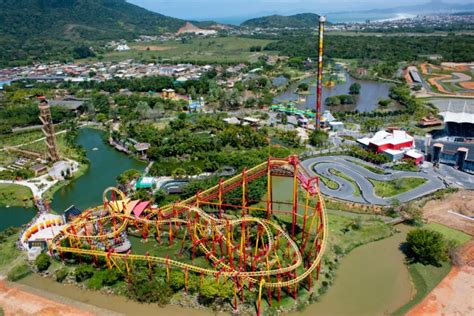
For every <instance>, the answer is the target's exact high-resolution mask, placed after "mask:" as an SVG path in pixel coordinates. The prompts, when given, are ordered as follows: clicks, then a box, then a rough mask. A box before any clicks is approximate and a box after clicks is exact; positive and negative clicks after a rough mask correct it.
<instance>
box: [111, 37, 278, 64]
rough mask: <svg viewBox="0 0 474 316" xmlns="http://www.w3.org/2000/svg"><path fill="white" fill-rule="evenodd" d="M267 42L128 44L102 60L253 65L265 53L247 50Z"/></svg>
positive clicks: (229, 39) (231, 39)
mask: <svg viewBox="0 0 474 316" xmlns="http://www.w3.org/2000/svg"><path fill="white" fill-rule="evenodd" d="M271 42H272V41H271V40H262V39H252V38H243V37H234V36H231V37H216V38H194V39H191V40H188V41H187V42H185V43H182V42H181V41H167V42H150V43H137V44H132V45H131V47H130V48H131V49H130V50H129V51H125V52H115V51H114V52H111V53H108V54H106V55H105V56H104V60H106V61H120V60H125V59H129V58H133V59H136V60H156V59H157V58H161V59H162V60H169V61H175V62H178V61H182V62H193V63H244V62H254V61H256V60H258V57H259V56H261V55H263V54H268V53H269V52H250V47H252V46H260V47H262V49H263V48H264V47H265V46H266V45H267V44H269V43H271Z"/></svg>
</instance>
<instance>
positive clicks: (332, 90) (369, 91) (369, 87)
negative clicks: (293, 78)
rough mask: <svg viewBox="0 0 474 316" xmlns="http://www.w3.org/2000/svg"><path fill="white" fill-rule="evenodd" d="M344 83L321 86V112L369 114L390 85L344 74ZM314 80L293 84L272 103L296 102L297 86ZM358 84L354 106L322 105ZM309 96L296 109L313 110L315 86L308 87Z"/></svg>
mask: <svg viewBox="0 0 474 316" xmlns="http://www.w3.org/2000/svg"><path fill="white" fill-rule="evenodd" d="M345 77H346V82H345V83H341V84H337V85H335V86H334V87H325V86H323V95H322V101H321V103H322V104H321V108H322V110H323V111H324V110H330V111H331V112H332V111H336V112H339V111H354V110H358V111H359V112H371V111H373V110H375V109H377V107H378V102H379V101H380V100H382V99H387V98H388V95H389V93H390V87H391V86H392V84H390V83H386V82H378V81H366V80H358V79H354V78H353V77H351V76H350V75H349V74H348V73H345ZM313 79H314V78H306V79H304V80H302V81H300V82H296V83H293V84H292V85H290V87H289V88H288V89H287V90H286V91H285V92H283V93H282V94H280V95H279V96H277V97H276V98H274V100H273V102H274V103H280V102H284V101H297V100H298V94H296V93H295V91H296V89H297V87H298V85H299V84H300V83H301V82H306V83H308V82H311V81H312V80H313ZM355 82H358V83H359V84H360V85H361V90H360V95H359V96H358V97H357V102H356V104H350V105H339V106H327V105H326V104H324V101H325V100H326V98H327V97H330V96H334V95H339V94H348V93H349V87H350V86H351V84H353V83H355ZM309 92H310V95H307V96H306V102H305V103H299V104H297V107H298V108H300V109H314V108H316V86H315V85H312V86H310V91H309Z"/></svg>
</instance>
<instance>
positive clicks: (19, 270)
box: [7, 263, 31, 282]
mask: <svg viewBox="0 0 474 316" xmlns="http://www.w3.org/2000/svg"><path fill="white" fill-rule="evenodd" d="M30 273H31V270H30V266H29V265H27V264H26V263H22V264H20V265H17V266H15V267H14V268H13V269H11V270H10V272H8V275H7V278H8V281H12V282H15V281H18V280H20V279H23V278H24V277H26V276H27V275H28V274H30Z"/></svg>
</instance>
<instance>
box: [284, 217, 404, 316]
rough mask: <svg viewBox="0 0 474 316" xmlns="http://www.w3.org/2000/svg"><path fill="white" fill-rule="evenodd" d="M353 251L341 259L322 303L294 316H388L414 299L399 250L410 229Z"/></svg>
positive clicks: (401, 228) (401, 226)
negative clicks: (333, 280) (334, 278)
mask: <svg viewBox="0 0 474 316" xmlns="http://www.w3.org/2000/svg"><path fill="white" fill-rule="evenodd" d="M397 228H398V229H399V230H400V231H401V232H400V233H398V234H395V235H393V236H392V237H389V238H386V239H383V240H380V241H375V242H372V243H369V244H366V245H364V246H360V247H358V248H356V249H354V250H352V251H351V252H350V253H349V254H348V255H347V256H346V257H344V258H343V259H342V260H341V264H340V266H339V267H338V269H337V274H336V280H335V282H334V284H333V285H332V286H331V287H330V288H329V290H328V291H327V293H325V294H324V296H323V297H322V298H321V301H320V302H317V303H315V304H312V305H310V306H308V308H307V309H305V310H304V311H303V312H297V313H294V314H291V315H294V316H297V315H298V316H306V315H308V316H309V315H320V316H326V315H327V316H329V315H330V316H335V315H341V316H342V315H367V316H368V315H389V314H391V313H393V312H394V311H396V310H397V309H398V308H400V307H401V306H403V305H404V304H406V303H407V302H408V301H409V300H410V299H411V297H412V294H413V286H412V284H411V281H410V275H409V272H408V269H407V267H406V265H405V263H404V260H405V256H404V254H403V252H402V251H401V250H400V249H399V247H400V245H401V244H402V243H403V242H404V241H405V239H406V234H407V233H408V231H410V229H411V227H409V226H404V225H399V226H397Z"/></svg>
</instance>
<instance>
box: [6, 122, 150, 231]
mask: <svg viewBox="0 0 474 316" xmlns="http://www.w3.org/2000/svg"><path fill="white" fill-rule="evenodd" d="M104 133H105V132H103V131H100V130H96V129H91V128H81V129H80V130H79V136H78V139H77V141H78V144H79V145H81V146H83V147H84V148H85V149H86V152H87V158H88V159H89V161H90V164H89V168H88V170H87V171H86V173H85V174H84V175H83V176H81V177H80V178H78V179H77V180H75V181H73V182H71V183H70V184H68V185H67V186H65V187H63V188H61V189H60V190H58V191H57V192H56V193H55V194H54V196H53V201H52V203H51V207H52V209H53V210H54V211H56V212H58V213H62V212H63V211H64V210H65V209H67V208H68V207H69V206H71V205H72V204H74V205H75V206H76V207H78V208H79V209H81V210H82V209H85V208H87V207H90V206H93V205H98V204H100V203H102V196H101V194H102V192H103V191H104V189H105V188H107V187H108V186H111V185H115V183H116V178H117V176H118V175H119V174H121V173H122V172H123V171H125V170H127V169H139V170H143V169H144V168H145V164H144V163H142V162H140V161H137V160H135V159H133V158H131V157H128V156H127V155H125V154H122V153H120V152H118V151H116V150H115V149H113V148H112V147H110V146H109V145H108V144H106V143H105V142H104V141H103V137H104ZM93 148H97V150H92V149H93ZM0 213H1V214H2V220H1V221H0V230H3V229H5V228H7V227H9V226H21V225H23V224H26V223H28V222H29V221H30V220H31V219H32V218H33V216H34V215H35V214H36V210H34V209H25V208H22V207H10V208H7V207H5V206H2V207H0Z"/></svg>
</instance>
